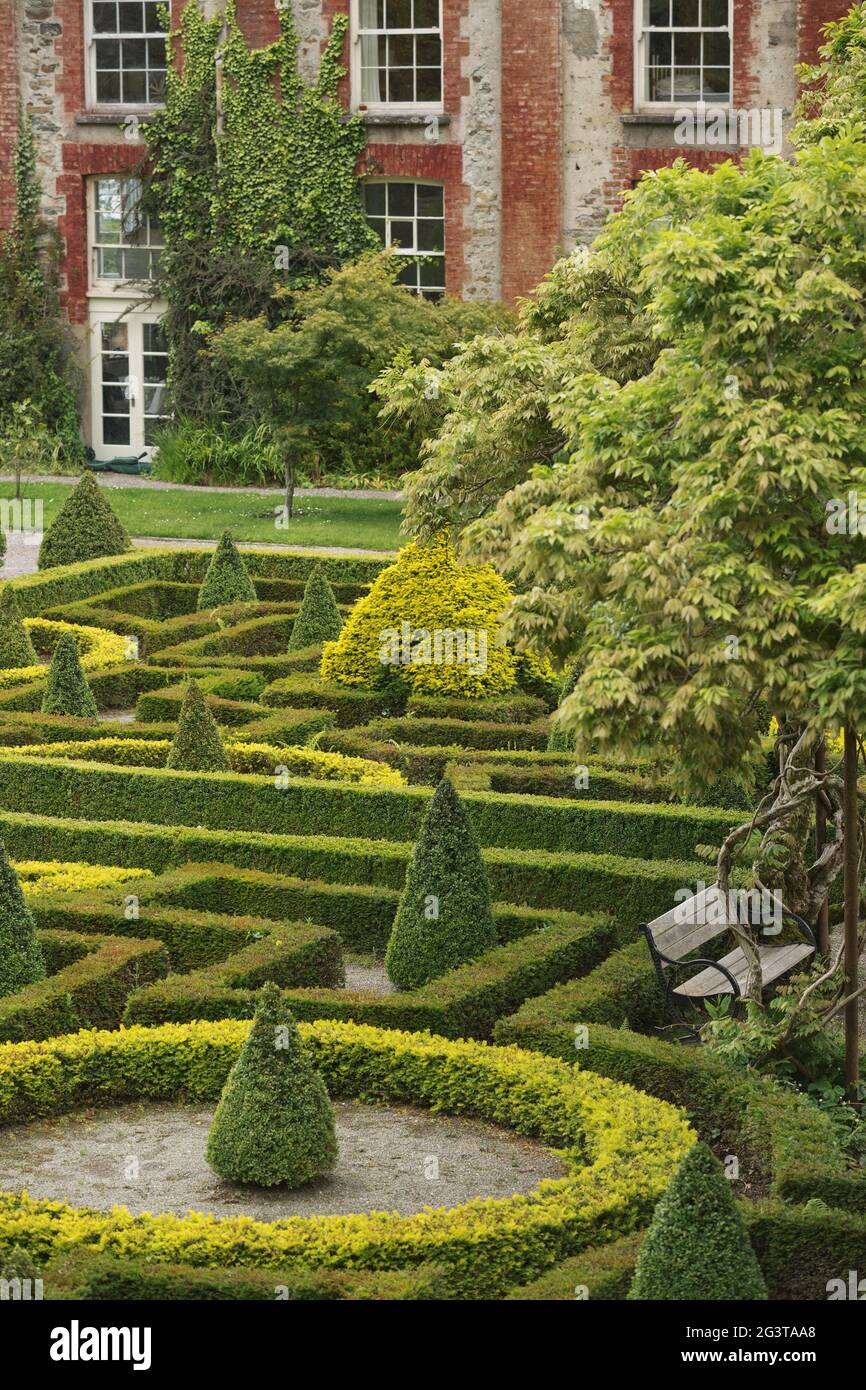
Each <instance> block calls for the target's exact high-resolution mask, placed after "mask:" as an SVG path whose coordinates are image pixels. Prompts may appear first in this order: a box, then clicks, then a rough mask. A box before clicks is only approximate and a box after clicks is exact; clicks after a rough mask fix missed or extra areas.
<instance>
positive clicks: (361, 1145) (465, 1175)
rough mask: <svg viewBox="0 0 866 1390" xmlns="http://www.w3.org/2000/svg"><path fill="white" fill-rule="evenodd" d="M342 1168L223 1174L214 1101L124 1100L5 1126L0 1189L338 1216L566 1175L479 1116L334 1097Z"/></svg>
mask: <svg viewBox="0 0 866 1390" xmlns="http://www.w3.org/2000/svg"><path fill="white" fill-rule="evenodd" d="M334 1110H335V1112H336V1118H337V1138H338V1142H339V1146H340V1157H339V1159H338V1162H337V1167H336V1168H335V1170H334V1172H333V1173H332V1174H331V1175H330V1176H328V1177H326V1178H319V1179H317V1180H316V1181H315V1182H313V1183H309V1184H307V1185H306V1186H305V1187H302V1188H298V1189H296V1190H295V1191H286V1190H284V1189H282V1188H276V1189H261V1188H256V1187H252V1186H248V1185H245V1184H238V1183H230V1182H224V1181H223V1180H222V1179H220V1178H218V1177H216V1175H215V1174H214V1173H213V1172H211V1170H210V1168H208V1166H207V1164H206V1162H205V1158H204V1150H205V1144H206V1141H207V1135H208V1129H209V1127H210V1122H211V1118H212V1116H213V1106H180V1105H125V1106H118V1107H117V1108H114V1109H111V1110H101V1111H97V1112H96V1113H93V1112H89V1111H88V1112H85V1111H77V1112H75V1113H74V1114H71V1115H64V1116H61V1117H60V1118H58V1119H53V1120H43V1121H40V1122H37V1123H34V1124H31V1125H11V1126H7V1127H4V1128H3V1129H0V1189H5V1190H9V1189H12V1190H19V1189H21V1188H22V1187H23V1188H26V1190H27V1191H28V1193H29V1194H30V1196H31V1197H47V1198H52V1199H55V1200H59V1201H64V1202H70V1203H71V1204H72V1205H73V1206H90V1207H97V1208H98V1209H99V1210H101V1211H109V1210H110V1209H111V1207H112V1206H115V1205H120V1206H124V1207H127V1208H128V1209H129V1210H130V1211H131V1212H133V1213H134V1214H136V1215H138V1214H139V1213H141V1212H144V1211H149V1212H152V1213H154V1214H157V1213H161V1212H173V1213H174V1214H175V1215H178V1216H184V1215H186V1213H187V1211H190V1210H193V1211H204V1212H211V1213H213V1215H215V1216H251V1217H254V1218H256V1219H258V1220H264V1221H276V1220H281V1219H283V1218H285V1217H288V1216H336V1215H341V1214H345V1213H348V1212H365V1211H399V1212H403V1213H410V1212H417V1211H422V1210H423V1209H424V1208H425V1207H453V1206H457V1205H458V1204H459V1203H461V1202H466V1201H468V1200H469V1199H470V1198H472V1197H510V1196H511V1195H512V1194H513V1193H515V1192H528V1191H529V1190H530V1189H531V1188H533V1187H535V1186H536V1184H537V1183H539V1182H540V1181H541V1180H542V1179H543V1178H561V1177H564V1176H565V1171H566V1170H565V1166H564V1164H563V1163H562V1160H561V1159H560V1158H559V1157H558V1156H557V1155H555V1154H553V1153H552V1152H551V1151H550V1150H548V1149H545V1148H544V1147H543V1146H542V1145H541V1144H539V1143H535V1142H533V1141H532V1140H529V1139H525V1138H523V1137H522V1136H520V1135H517V1134H513V1133H511V1132H510V1131H508V1130H504V1129H498V1128H496V1127H495V1126H493V1125H488V1124H483V1123H480V1122H478V1121H476V1120H465V1119H456V1118H454V1117H452V1116H448V1115H434V1114H432V1113H431V1112H430V1111H427V1110H414V1109H408V1108H402V1107H401V1108H399V1109H397V1108H393V1109H392V1108H386V1107H382V1108H380V1107H376V1106H372V1105H360V1104H357V1103H354V1102H353V1103H349V1102H337V1103H336V1104H335V1106H334Z"/></svg>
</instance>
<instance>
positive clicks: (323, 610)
mask: <svg viewBox="0 0 866 1390" xmlns="http://www.w3.org/2000/svg"><path fill="white" fill-rule="evenodd" d="M342 626H343V619H342V617H341V616H340V610H339V608H338V607H337V600H336V599H335V598H334V591H333V589H332V588H331V586H330V584H329V583H328V581H327V579H326V577H325V574H324V572H323V570H322V567H321V565H314V567H313V570H312V572H311V574H310V577H309V579H308V580H307V583H306V587H305V589H304V597H303V600H302V601H301V606H300V609H299V610H298V616H297V617H296V618H295V621H294V624H293V626H292V635H291V637H290V638H289V647H288V650H289V651H290V652H296V651H301V650H302V649H303V648H304V647H318V646H321V645H322V643H324V642H330V641H331V640H332V639H334V638H336V637H339V635H340V630H341V628H342Z"/></svg>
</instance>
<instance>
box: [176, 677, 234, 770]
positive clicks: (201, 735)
mask: <svg viewBox="0 0 866 1390" xmlns="http://www.w3.org/2000/svg"><path fill="white" fill-rule="evenodd" d="M165 765H166V767H170V768H173V769H174V771H175V772H228V770H229V766H230V765H229V760H228V757H227V755H226V751H225V749H224V747H223V742H222V739H221V738H220V731H219V729H218V728H217V723H216V720H215V719H214V717H213V715H212V714H211V712H210V710H209V709H208V707H207V704H206V702H205V698H204V695H203V694H202V691H201V686H200V685H199V684H198V682H197V681H190V683H189V685H188V686H187V688H186V695H185V697H184V701H183V704H182V705H181V708H180V719H179V720H178V724H177V733H176V734H175V736H174V739H173V741H172V745H171V748H170V749H169V750H168V758H167V759H166V764H165Z"/></svg>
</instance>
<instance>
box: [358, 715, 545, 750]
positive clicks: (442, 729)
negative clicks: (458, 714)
mask: <svg viewBox="0 0 866 1390" xmlns="http://www.w3.org/2000/svg"><path fill="white" fill-rule="evenodd" d="M370 720H371V722H370V724H369V726H368V728H367V729H366V730H365V732H366V734H367V735H368V736H369V738H370V740H371V742H373V743H388V742H393V743H409V744H418V745H420V746H421V747H425V748H426V747H429V746H430V745H431V744H432V745H435V746H436V747H452V748H494V749H504V750H508V749H523V750H530V751H531V750H536V751H538V752H542V751H543V750H544V749H546V748H547V734H548V722H549V721H548V720H547V719H544V720H540V721H539V722H538V723H536V724H502V723H494V722H492V721H491V720H484V719H473V720H471V721H467V720H462V719H421V718H419V717H417V716H416V717H415V718H412V719H399V718H391V719H386V718H382V719H374V718H373V717H372V715H371V716H370Z"/></svg>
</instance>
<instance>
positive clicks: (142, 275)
mask: <svg viewBox="0 0 866 1390" xmlns="http://www.w3.org/2000/svg"><path fill="white" fill-rule="evenodd" d="M149 271H150V256H149V255H148V253H147V252H146V251H124V253H123V273H124V275H125V277H126V279H127V280H147V279H149V278H150V276H149Z"/></svg>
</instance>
